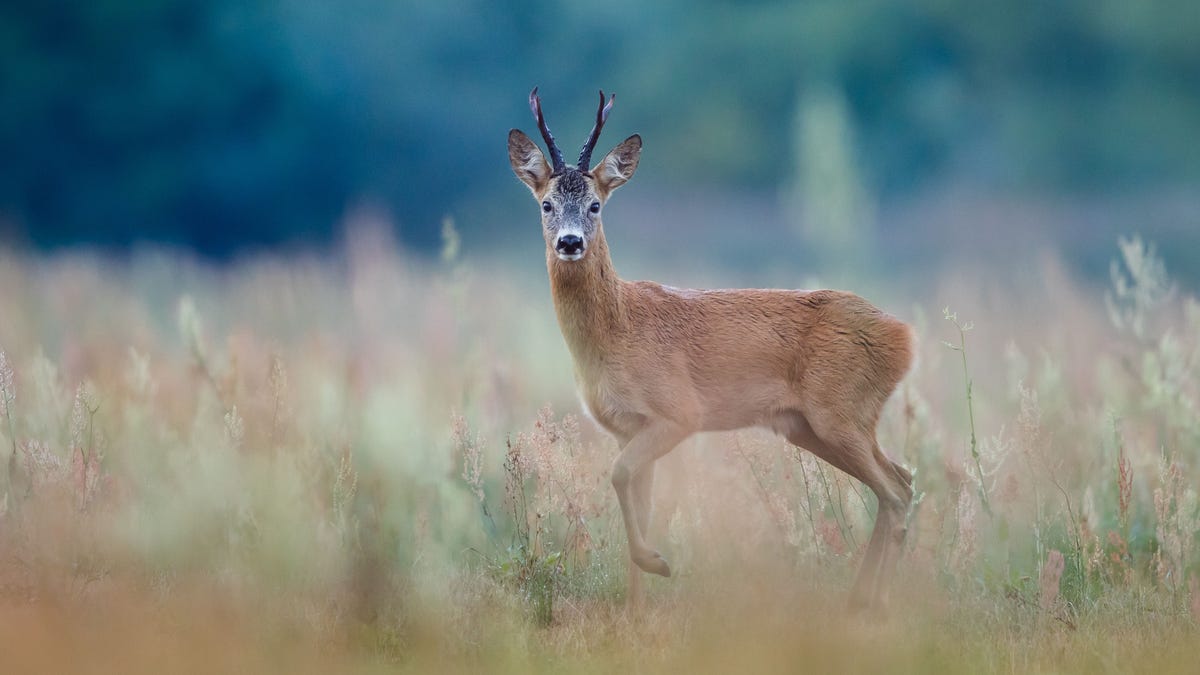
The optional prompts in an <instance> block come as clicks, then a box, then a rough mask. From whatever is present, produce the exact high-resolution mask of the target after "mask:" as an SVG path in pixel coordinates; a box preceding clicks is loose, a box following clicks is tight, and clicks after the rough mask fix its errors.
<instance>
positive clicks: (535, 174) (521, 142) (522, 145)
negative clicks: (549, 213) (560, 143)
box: [508, 129, 550, 197]
mask: <svg viewBox="0 0 1200 675" xmlns="http://www.w3.org/2000/svg"><path fill="white" fill-rule="evenodd" d="M508 163H509V164H512V169H513V173H515V174H517V178H520V179H521V182H522V183H524V184H526V185H528V186H529V189H530V190H532V191H533V196H535V197H540V196H541V194H542V192H543V191H544V190H545V189H546V184H547V183H549V181H550V165H549V164H547V163H546V156H545V155H543V154H542V151H541V150H540V149H539V148H538V146H537V144H536V143H534V142H533V141H531V140H529V137H528V136H526V135H525V134H524V133H523V132H522V131H521V130H520V129H513V130H512V131H509V132H508Z"/></svg>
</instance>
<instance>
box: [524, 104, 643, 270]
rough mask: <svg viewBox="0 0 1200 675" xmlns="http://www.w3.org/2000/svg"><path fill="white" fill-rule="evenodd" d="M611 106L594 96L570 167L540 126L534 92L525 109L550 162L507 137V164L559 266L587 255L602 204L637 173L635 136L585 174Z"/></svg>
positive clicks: (543, 122) (539, 106)
mask: <svg viewBox="0 0 1200 675" xmlns="http://www.w3.org/2000/svg"><path fill="white" fill-rule="evenodd" d="M615 100H616V95H613V96H612V97H611V98H609V99H608V103H605V102H604V92H603V91H601V92H600V107H599V108H598V109H597V110H596V124H595V126H594V127H592V132H591V133H590V134H589V135H588V138H587V141H585V142H584V144H583V148H581V149H580V151H579V161H578V163H577V165H576V166H569V165H567V164H566V163H565V162H563V158H562V152H560V151H559V149H558V146H557V145H556V144H555V143H554V136H553V135H551V133H550V129H549V127H547V126H546V118H545V117H544V116H543V114H542V101H541V99H540V98H538V95H537V87H534V88H533V91H532V92H530V93H529V107H530V109H531V110H533V115H534V117H535V118H536V119H537V125H538V129H539V130H540V131H541V132H542V139H543V140H544V141H546V148H547V149H548V150H549V151H550V161H549V162H547V161H546V156H545V155H543V154H542V151H541V149H539V148H538V146H537V144H536V143H534V142H533V141H532V140H530V138H529V137H528V136H526V135H525V134H524V133H523V132H522V131H520V130H519V129H513V130H511V131H509V132H508V161H509V163H510V164H512V168H513V172H515V173H516V174H517V178H520V179H521V182H523V183H525V185H527V186H529V189H530V191H532V192H533V197H534V199H536V200H537V201H539V202H541V209H542V235H543V237H544V238H545V240H546V246H547V247H548V248H549V250H551V251H552V252H553V253H554V254H555V255H556V256H557V257H558V259H559V260H562V261H567V262H571V261H576V260H582V259H583V257H584V256H585V255H587V251H588V245H589V244H590V243H591V242H592V241H594V240H595V238H596V237H597V236H598V234H599V233H600V232H602V225H601V222H600V210H601V209H602V208H603V206H604V203H605V202H606V201H608V197H609V195H611V194H612V192H613V190H616V189H617V188H618V187H620V186H622V185H624V184H625V183H626V182H627V181H628V180H629V179H630V178H632V177H633V172H634V171H636V170H637V166H638V158H639V157H640V156H641V153H642V137H641V136H638V135H637V134H634V135H632V136H630V137H629V138H626V139H625V140H624V141H622V142H621V144H620V145H618V146H617V147H615V148H613V149H612V151H611V152H609V153H608V154H607V155H605V156H604V159H601V160H600V162H599V163H598V164H596V165H595V166H592V167H590V168H589V163H590V162H591V159H592V149H593V148H594V147H595V145H596V139H598V138H600V130H601V129H602V128H603V127H604V122H605V120H607V119H608V113H609V111H610V110H612V106H613V102H614V101H615Z"/></svg>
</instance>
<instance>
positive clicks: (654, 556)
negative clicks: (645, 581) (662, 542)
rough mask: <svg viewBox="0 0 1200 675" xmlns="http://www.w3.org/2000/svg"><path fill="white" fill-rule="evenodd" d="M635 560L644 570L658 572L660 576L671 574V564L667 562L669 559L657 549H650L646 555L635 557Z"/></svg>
mask: <svg viewBox="0 0 1200 675" xmlns="http://www.w3.org/2000/svg"><path fill="white" fill-rule="evenodd" d="M633 562H634V564H635V565H637V566H638V567H640V568H642V571H643V572H649V573H650V574H657V575H658V576H660V577H669V576H671V566H670V565H668V564H667V561H666V560H664V559H663V557H662V556H661V555H659V553H658V552H657V551H650V552H649V553H647V554H646V555H644V556H641V557H638V558H634V559H633Z"/></svg>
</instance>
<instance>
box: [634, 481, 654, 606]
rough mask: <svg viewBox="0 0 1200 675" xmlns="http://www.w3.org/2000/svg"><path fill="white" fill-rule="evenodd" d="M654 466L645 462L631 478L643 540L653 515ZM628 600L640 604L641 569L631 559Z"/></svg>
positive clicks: (648, 530)
mask: <svg viewBox="0 0 1200 675" xmlns="http://www.w3.org/2000/svg"><path fill="white" fill-rule="evenodd" d="M654 465H655V462H653V461H652V462H647V463H646V466H644V467H642V470H641V471H640V472H638V473H637V474H636V475H635V476H634V477H633V500H634V505H635V506H636V508H637V516H638V518H637V520H638V530H639V531H640V532H641V533H642V538H643V539H645V538H646V537H647V536H648V535H649V532H650V521H651V520H652V519H653V515H654V498H653V496H652V495H651V492H652V491H653V489H654ZM628 598H629V603H630V604H631V605H634V606H637V605H640V604H641V602H642V568H640V567H638V566H637V564H636V563H634V562H633V559H632V558H630V559H629V596H628Z"/></svg>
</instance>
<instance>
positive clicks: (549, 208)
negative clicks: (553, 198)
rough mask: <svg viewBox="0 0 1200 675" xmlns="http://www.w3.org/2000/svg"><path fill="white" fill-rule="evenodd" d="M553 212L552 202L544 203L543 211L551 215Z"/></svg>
mask: <svg viewBox="0 0 1200 675" xmlns="http://www.w3.org/2000/svg"><path fill="white" fill-rule="evenodd" d="M553 210H554V207H553V206H551V205H550V202H542V211H544V212H546V213H550V212H551V211H553Z"/></svg>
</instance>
